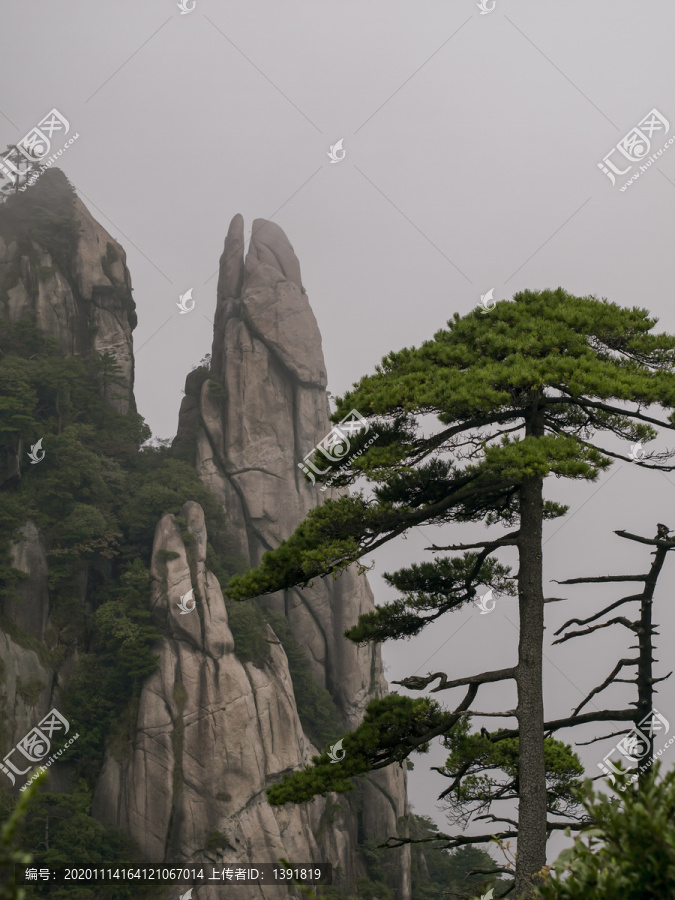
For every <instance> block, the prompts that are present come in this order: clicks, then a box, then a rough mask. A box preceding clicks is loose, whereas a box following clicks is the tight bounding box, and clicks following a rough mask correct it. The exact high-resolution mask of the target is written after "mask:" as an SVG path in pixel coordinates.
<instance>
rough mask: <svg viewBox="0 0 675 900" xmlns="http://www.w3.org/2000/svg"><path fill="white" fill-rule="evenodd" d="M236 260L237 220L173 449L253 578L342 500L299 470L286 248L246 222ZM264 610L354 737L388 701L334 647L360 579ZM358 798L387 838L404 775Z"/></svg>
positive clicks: (308, 416) (298, 330)
mask: <svg viewBox="0 0 675 900" xmlns="http://www.w3.org/2000/svg"><path fill="white" fill-rule="evenodd" d="M243 249H244V223H243V219H242V217H241V216H239V215H237V216H235V217H234V219H233V220H232V222H231V224H230V227H229V230H228V233H227V238H226V240H225V248H224V251H223V255H222V256H221V260H220V278H219V282H218V294H217V304H216V314H215V328H214V339H213V348H212V354H211V369H210V373H209V376H210V377H209V378H207V379H204V378H203V377H202V378H198V379H197V378H193V379H190V378H188V380H187V382H186V396H185V398H184V400H183V405H182V407H181V412H180V416H179V428H178V436H177V438H176V442H175V446H176V448H177V449H179V450H181V451H182V452H183V453H184V454H185V455H186V456H190V457H191V459H192V461H193V463H194V465H195V467H196V469H197V472H198V474H199V475H200V477H201V478H202V480H203V481H204V482H205V483H206V484H207V485H208V486H209V487H210V488H211V490H212V492H213V493H214V494H215V495H216V497H218V498H219V499H220V501H221V503H222V504H223V507H224V509H225V512H226V514H227V520H228V528H229V543H230V546H232V547H234V548H236V552H237V553H238V554H239V555H240V557H241V559H242V562H243V563H244V564H245V565H246V566H253V565H256V564H257V563H258V562H259V561H260V558H261V556H262V554H263V552H264V551H265V550H268V549H271V548H273V547H276V546H278V545H279V543H280V542H281V541H282V540H284V539H285V538H287V537H289V536H290V535H291V534H292V532H293V531H294V530H295V528H296V527H297V525H298V524H299V523H300V522H301V521H302V520H303V519H304V517H305V516H306V515H307V513H308V512H309V510H310V509H312V508H313V507H315V506H317V505H318V504H319V503H321V502H323V499H324V498H325V497H337V496H340V494H342V493H344V489H328V490H327V491H326V492H325V493H321V492H320V491H319V489H318V488H317V487H315V486H313V485H311V484H310V483H309V482H308V481H307V480H306V479H305V477H304V475H303V474H302V472H301V470H300V469H299V468H298V463H299V462H301V460H302V458H303V457H304V456H305V455H306V454H307V453H308V452H309V451H310V450H311V449H312V447H314V446H315V445H316V444H317V442H318V441H319V440H321V439H322V438H323V437H325V435H326V434H327V433H328V431H329V430H330V427H331V426H330V422H329V406H328V399H327V395H326V384H327V379H326V367H325V363H324V358H323V352H322V348H321V335H320V332H319V328H318V325H317V322H316V319H315V317H314V314H313V312H312V309H311V307H310V304H309V299H308V297H307V293H306V292H305V290H304V288H303V286H302V280H301V274H300V264H299V262H298V259H297V257H296V255H295V252H294V251H293V247H292V246H291V244H290V242H289V241H288V238H287V237H286V235H285V234H284V232H283V231H282V229H281V228H279V226H278V225H276V224H274V223H272V222H268V221H265V220H264V219H256V220H255V221H254V223H253V229H252V236H251V242H250V246H249V250H248V253H247V254H246V258H245V260H244V256H243ZM266 602H268V603H269V604H270V605H272V606H273V607H274V608H275V609H276V610H277V611H279V612H282V613H284V614H285V616H286V617H287V619H288V621H289V624H290V627H291V630H292V632H293V636H294V637H295V639H296V641H297V642H298V644H299V645H300V646H301V647H302V649H303V650H304V652H305V654H306V656H307V658H308V660H309V661H310V664H311V666H312V669H313V672H314V675H315V677H316V678H317V680H318V681H319V682H320V683H321V684H322V685H324V686H325V687H326V688H327V689H328V690H329V692H330V693H331V695H332V696H333V699H334V701H335V703H336V704H337V706H338V708H339V709H340V710H341V712H342V715H343V718H344V723H345V728H346V729H350V730H351V729H353V728H355V727H356V726H357V725H358V724H359V722H360V721H361V719H362V716H363V712H364V710H365V707H366V706H367V704H368V702H369V701H370V700H371V699H373V698H375V697H380V696H383V695H384V694H386V692H387V685H386V681H385V679H384V675H383V670H382V662H381V657H380V650H379V647H377V646H374V645H367V646H362V647H357V646H356V645H354V644H353V643H351V642H350V641H348V640H347V639H346V638H345V637H344V631H345V630H346V629H347V628H349V627H350V626H352V625H354V624H355V623H356V621H357V619H358V617H359V615H361V614H362V613H365V612H368V611H370V610H372V609H374V603H373V595H372V592H371V590H370V587H369V585H368V581H367V579H366V577H365V576H364V575H358V574H357V572H356V570H355V567H351V568H350V569H348V570H347V571H346V572H344V573H343V574H342V575H341V576H340V578H338V579H337V580H333V579H317V581H316V582H315V584H314V586H312V587H309V588H303V589H299V588H293V589H290V590H287V591H280V592H278V593H277V594H275V595H272V597H271V598H267V601H266ZM364 791H365V794H366V797H365V800H366V802H364V803H363V812H362V813H360V815H361V817H362V821H361V825H360V830H361V833H362V834H365V836H366V837H367V838H381V837H384V836H386V835H389V834H395V833H396V826H397V820H398V818H399V817H401V816H404V815H405V814H406V813H407V801H406V785H405V774H404V772H403V771H402V770H401V769H400V768H398V767H390V768H389V769H387V770H383V771H380V772H376V773H373V774H372V776H371V777H370V778H369V779H364ZM355 837H356V835H353V836H352V838H353V839H355ZM392 862H394V858H393V857H392ZM395 865H396V869H397V884H396V887H397V891H398V893H399V896H400V897H402V898H404V897H407V896H408V895H409V890H410V881H409V877H410V876H409V854H408V851H407V849H403V850H402V851H401V853H400V856H398V858H397V859H396V860H395Z"/></svg>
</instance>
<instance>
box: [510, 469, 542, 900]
mask: <svg viewBox="0 0 675 900" xmlns="http://www.w3.org/2000/svg"><path fill="white" fill-rule="evenodd" d="M542 524H543V481H542V479H541V478H528V479H525V480H524V481H523V484H522V486H521V489H520V537H519V539H518V548H519V557H520V568H519V572H518V598H519V610H520V641H519V645H518V667H517V677H516V681H517V685H518V710H517V716H518V727H519V734H520V740H519V746H520V754H519V761H518V778H519V784H520V795H519V810H518V856H517V862H516V884H515V891H514V894H515V896H516V897H519V898H520V897H521V896H523V897H528V896H530V888H531V886H532V885H533V884H534V883H535V882H534V880H533V879H532V875H533V873H536V872H539V871H540V870H541V869H542V867H543V866H544V865H545V864H546V766H545V764H544V698H543V685H542V648H543V642H544V592H543V588H542V578H543V570H542V556H543V553H542Z"/></svg>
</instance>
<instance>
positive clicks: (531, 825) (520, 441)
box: [228, 289, 675, 895]
mask: <svg viewBox="0 0 675 900" xmlns="http://www.w3.org/2000/svg"><path fill="white" fill-rule="evenodd" d="M448 324H449V328H448V330H442V331H439V332H438V333H437V334H436V335H435V337H434V339H433V340H432V341H428V342H427V343H425V344H423V345H422V347H420V348H419V349H405V350H401V351H399V352H396V353H392V354H390V355H389V356H388V357H386V358H385V360H384V361H383V364H382V366H381V367H378V369H377V372H376V374H374V375H370V376H366V377H364V378H362V379H361V381H360V382H359V383H358V384H357V385H355V388H354V390H353V391H351V392H349V393H348V394H347V395H346V396H345V397H344V398H342V399H341V400H340V401H339V403H338V409H337V411H336V413H335V414H334V416H333V420H334V421H336V422H337V421H339V420H340V419H342V418H343V417H344V416H345V415H346V414H348V412H349V411H350V410H351V409H352V408H355V409H357V410H359V411H360V412H361V413H362V414H365V415H371V416H376V417H377V419H378V424H377V431H378V432H379V434H380V437H379V439H378V440H377V441H376V442H375V443H374V444H372V445H371V446H370V447H369V448H368V449H367V450H366V451H365V452H363V453H362V454H361V455H360V456H359V457H358V458H356V453H358V451H359V448H360V447H361V449H362V448H363V446H364V444H365V441H366V440H367V438H368V435H367V434H365V435H361V436H360V438H359V439H357V440H356V441H355V442H354V446H353V448H352V450H353V451H354V452H353V453H352V455H351V462H350V464H349V466H343V467H342V468H341V469H340V474H339V475H338V477H337V478H335V476H333V478H334V481H333V483H337V484H345V485H346V484H349V483H351V482H353V481H354V480H355V479H356V478H357V477H359V476H361V475H365V476H366V477H367V478H368V479H369V481H370V482H371V483H372V485H373V488H374V490H373V497H372V498H367V497H365V496H364V495H363V494H357V495H355V496H352V497H346V496H345V497H341V498H339V499H338V500H336V501H330V500H329V501H327V502H326V503H325V504H324V505H323V506H319V507H316V508H315V509H314V510H312V511H311V512H310V514H309V515H308V517H307V518H306V519H305V521H304V522H303V523H301V525H300V526H299V527H298V529H297V530H296V531H295V533H294V534H293V535H292V536H291V537H290V538H289V539H288V540H287V541H284V542H283V543H282V544H281V545H280V547H279V548H277V549H276V550H274V551H272V552H270V553H268V554H266V555H265V556H264V557H263V560H262V563H261V565H260V567H259V568H258V569H256V570H254V571H252V572H249V573H247V574H246V575H243V576H240V577H239V578H236V579H234V580H233V582H231V583H230V585H229V587H228V592H229V594H230V596H232V597H234V598H236V599H244V598H246V597H252V596H256V595H259V594H265V593H269V592H273V591H276V590H279V589H281V588H290V587H292V586H294V585H296V584H306V583H308V582H309V581H310V580H311V579H312V578H313V577H316V576H321V575H325V574H327V573H330V572H333V573H336V572H339V571H340V570H341V569H343V568H345V567H346V566H348V565H349V564H350V563H352V562H354V561H355V560H357V559H359V558H360V557H362V556H363V555H364V554H366V553H368V552H369V551H371V550H373V549H375V548H377V547H379V546H381V545H382V544H384V543H385V542H387V541H389V540H391V539H392V538H394V537H396V536H398V535H401V534H404V533H405V532H406V531H407V530H408V529H410V528H413V527H415V526H417V525H421V524H424V523H426V524H428V525H431V524H436V525H442V524H447V523H451V522H483V523H485V524H486V525H494V524H502V525H506V526H508V527H511V528H512V527H513V526H516V527H515V529H514V530H511V531H509V532H508V533H507V534H505V535H503V536H501V537H496V538H495V539H494V540H485V541H482V542H479V543H476V544H469V545H466V544H465V545H460V546H453V547H452V548H447V547H435V548H434V549H435V550H447V549H453V550H457V549H461V550H463V551H464V553H463V555H462V556H461V557H454V558H441V559H436V560H435V561H434V562H433V563H426V564H424V566H419V567H417V568H413V569H412V570H407V573H408V574H407V575H404V576H403V577H402V578H401V579H399V580H400V583H399V584H397V585H396V586H397V587H399V588H400V589H402V590H403V591H404V592H405V595H404V596H403V597H402V598H401V599H397V600H394V601H392V602H391V603H387V604H384V605H383V606H381V607H379V608H378V609H377V610H375V611H374V612H371V613H367V614H365V615H363V616H361V617H360V619H359V622H358V624H357V625H356V626H355V627H353V628H352V629H350V630H349V631H348V632H346V635H347V637H348V638H349V639H350V640H352V641H354V642H356V643H364V642H368V641H384V640H387V639H391V638H401V637H406V636H412V635H415V634H418V633H419V632H420V631H421V630H422V629H423V628H424V627H425V626H426V625H427V624H429V622H433V621H434V620H435V619H437V618H438V617H439V616H441V615H443V614H444V613H445V612H447V611H449V610H451V609H455V608H458V607H459V606H461V605H463V604H464V603H467V602H469V601H470V600H471V599H472V598H473V597H474V596H475V594H476V590H477V587H478V586H479V585H481V584H483V585H486V586H488V587H492V588H494V589H499V586H500V581H503V580H504V577H505V575H506V573H505V572H503V571H500V570H499V568H497V565H498V564H497V563H496V561H495V560H494V559H492V558H490V554H491V553H492V552H493V551H495V550H497V549H500V548H503V547H515V548H516V550H517V553H518V563H519V567H518V576H517V590H518V599H519V614H520V637H519V646H518V660H517V664H516V665H515V666H513V667H511V668H508V669H503V670H498V671H494V672H486V673H482V674H480V675H472V676H468V677H463V678H456V679H454V680H452V679H448V678H447V676H444V677H445V682H444V684H443V689H449V688H454V687H460V686H464V687H466V688H467V693H466V696H465V697H464V700H463V701H462V702H461V703H460V704H459V705H458V706H457V707H456V709H455V710H454V711H452V712H448V711H444V710H442V709H441V708H440V707H439V706H438V704H437V703H435V701H432V700H430V699H426V698H425V699H422V700H417V701H414V700H412V699H410V698H406V697H397V696H395V695H394V696H390V697H388V698H384V699H381V700H376V701H373V702H372V703H371V704H370V705H369V708H368V710H367V713H366V716H365V718H364V723H363V724H362V726H360V727H359V729H357V731H356V732H354V733H353V734H352V735H348V736H347V737H346V738H345V742H344V747H345V749H346V750H347V751H348V753H347V757H346V758H345V760H344V761H343V762H342V764H341V765H339V766H332V765H330V764H328V757H327V756H326V755H324V756H322V757H321V762H320V763H319V765H318V766H317V767H315V768H313V769H310V770H308V771H306V772H301V773H296V774H295V775H292V776H290V777H289V778H287V779H286V780H285V781H284V782H282V784H281V785H279V786H278V788H277V789H273V790H272V791H271V793H270V799H271V800H272V802H286V801H287V800H290V799H293V800H296V801H297V802H300V801H302V800H306V799H308V798H309V797H311V796H314V795H315V794H317V793H322V792H325V791H327V790H346V789H348V788H349V776H351V775H355V774H362V773H364V772H367V771H369V770H370V769H373V768H380V767H383V766H385V765H389V764H391V762H393V761H395V760H401V759H403V758H405V757H406V756H407V755H408V754H409V753H410V752H412V751H413V750H415V749H420V748H421V747H424V746H425V745H426V744H427V743H428V741H429V740H431V739H432V738H433V737H435V736H438V735H443V734H448V733H449V732H450V730H451V728H452V727H453V726H454V725H455V724H456V723H457V722H458V721H459V720H460V719H461V718H462V717H464V716H466V715H467V714H470V712H471V710H470V708H471V704H472V703H473V701H474V699H475V697H476V694H477V692H478V689H479V687H480V686H481V685H484V684H487V683H490V682H497V681H503V680H508V679H514V680H515V682H516V685H517V690H518V706H517V710H516V711H515V715H516V718H517V721H518V736H519V747H518V782H519V783H518V795H519V800H520V802H519V815H518V864H517V871H516V886H515V893H516V895H519V894H522V893H524V892H525V891H529V890H530V889H531V884H532V876H533V875H534V874H535V873H538V872H540V871H541V870H542V868H543V866H544V864H545V862H546V807H547V797H546V764H545V756H544V710H543V697H542V644H543V630H544V594H543V587H542V555H543V554H542V527H543V522H544V520H545V519H547V518H554V517H557V516H560V515H563V514H564V513H565V512H566V507H562V506H560V505H558V504H555V503H551V502H550V501H545V500H544V497H543V484H544V480H545V478H546V477H547V476H548V475H556V476H559V477H564V478H573V479H584V480H587V481H594V480H595V479H596V478H597V477H598V475H599V473H600V472H602V471H603V470H605V469H607V468H608V467H609V466H610V465H611V458H612V457H613V458H618V459H624V460H627V459H628V457H627V456H625V455H622V454H621V453H619V452H617V451H615V450H610V449H608V448H606V447H604V446H601V445H599V444H598V443H597V436H598V435H602V434H603V433H608V434H609V435H610V436H614V437H616V438H619V439H622V440H625V441H633V442H645V441H649V440H651V439H653V438H654V437H655V436H656V434H657V432H656V430H655V428H654V426H661V427H665V428H675V414H671V415H669V416H668V417H666V418H663V419H660V418H655V417H654V416H652V415H651V414H649V413H648V411H647V408H648V407H650V406H651V405H658V406H660V407H661V408H663V409H666V410H672V409H673V408H674V407H675V337H672V336H670V335H666V334H653V333H651V332H652V329H653V328H654V325H655V324H656V321H655V320H654V319H652V318H650V316H649V314H648V312H647V311H646V310H643V309H638V308H633V309H622V308H621V307H619V306H617V305H616V304H612V303H608V302H607V301H605V300H602V301H601V300H598V299H596V298H593V297H574V296H571V295H570V294H567V293H566V292H565V291H563V290H562V289H558V290H556V291H542V292H531V291H524V292H522V293H520V294H517V295H516V296H515V297H514V300H513V302H511V303H499V304H498V305H497V307H496V308H495V309H494V310H493V311H491V312H490V313H489V315H485V314H484V313H483V311H477V310H476V311H474V312H471V313H469V314H468V315H466V316H463V317H459V316H458V315H455V317H454V319H453V320H451V321H450V322H449V323H448ZM419 416H425V417H429V416H435V417H436V419H437V421H438V423H439V427H438V428H437V429H436V430H435V431H433V433H431V434H430V435H429V436H426V435H425V434H423V433H422V431H421V429H420V427H419V425H418V421H417V417H419ZM426 424H427V423H426V421H425V426H426ZM668 458H669V454H667V453H662V454H658V455H655V454H652V455H651V456H650V457H648V458H645V459H644V460H643V461H642V462H641V463H640V465H643V466H648V467H651V468H669V467H668V466H667V465H666V460H667V459H668ZM323 462H324V466H325V460H324V461H323ZM325 477H326V478H327V477H330V475H326V476H325ZM395 577H396V576H393V578H394V579H395ZM406 578H407V581H406ZM437 677H439V675H438V674H437V675H436V676H433V678H437ZM430 680H431V679H418V680H417V681H418V682H419V684H417V685H415V684H413V683H412V679H407V680H406V681H405V682H404V683H405V684H406V686H407V687H413V688H414V687H417V688H418V689H421V688H422V687H425V686H427V685H428V684H429V681H430ZM509 714H510V715H512V713H509ZM335 769H338V770H341V771H340V772H335V771H334V770H335Z"/></svg>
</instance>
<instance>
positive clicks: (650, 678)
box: [553, 524, 675, 783]
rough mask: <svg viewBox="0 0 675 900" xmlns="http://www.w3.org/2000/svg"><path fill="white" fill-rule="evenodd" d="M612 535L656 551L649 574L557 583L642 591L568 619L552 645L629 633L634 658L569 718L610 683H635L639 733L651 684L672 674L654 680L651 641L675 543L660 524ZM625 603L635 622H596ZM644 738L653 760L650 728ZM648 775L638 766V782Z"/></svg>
mask: <svg viewBox="0 0 675 900" xmlns="http://www.w3.org/2000/svg"><path fill="white" fill-rule="evenodd" d="M615 534H617V535H619V537H622V538H625V539H626V540H629V541H637V542H638V543H640V544H647V545H649V546H653V547H654V548H655V550H654V552H653V554H652V555H653V557H654V560H653V562H652V564H651V566H650V567H649V571H648V572H646V573H645V574H644V575H602V576H598V577H595V578H569V579H567V580H566V581H560V582H557V583H558V584H602V583H612V582H613V583H617V582H630V581H636V582H642V584H643V589H642V591H641V592H640V593H639V594H629V595H628V596H626V597H622V598H621V599H620V600H616V601H615V602H614V603H610V604H609V606H606V607H605V608H604V609H602V610H600V612H598V613H595V614H594V615H592V616H588V617H587V618H585V619H576V618H575V619H570V620H569V621H567V622H565V624H564V625H562V626H561V627H560V628H559V629H558V630H557V631H556V634H561V633H562V632H566V633H565V634H564V635H563V636H562V637H560V638H558V640H557V641H554V642H553V643H554V644H562V643H564V642H565V641H569V640H571V639H572V638H577V637H584V636H586V635H588V634H592V633H593V632H595V631H598V630H599V629H601V628H609V627H610V626H612V625H623V626H624V628H627V629H628V630H629V631H632V632H633V634H634V635H635V636H636V638H637V645H634V646H632V647H630V648H629V649H630V650H637V655H636V656H633V657H629V658H624V659H620V660H619V662H618V663H617V664H616V666H615V667H614V668H613V669H612V671H611V672H610V674H609V675H608V676H607V678H606V679H605V680H604V681H603V682H602V684H599V685H598V686H597V687H595V688H593V690H592V691H591V692H590V694H588V696H587V697H586V698H585V699H584V700H583V701H582V702H581V703H580V704H579V706H577V708H576V709H575V710H574V712H573V713H572V717H571V719H572V724H574V722H573V720H574V719H575V718H576V717H577V716H578V715H579V713H580V712H581V710H582V709H583V708H584V706H586V704H587V703H589V702H590V701H591V699H592V698H593V697H595V696H596V695H598V694H600V693H601V692H602V691H604V690H605V688H607V687H609V685H610V684H617V683H622V684H635V685H636V687H637V700H636V701H635V702H631V704H630V705H631V706H634V707H635V708H634V709H633V710H631V711H630V712H631V717H630V721H632V723H633V725H634V727H635V728H636V729H637V730H638V731H642V730H641V729H640V727H639V726H640V723H642V722H643V721H644V720H645V719H646V718H647V717H648V716H649V715H650V714H651V712H652V710H653V709H654V685H655V684H658V682H660V681H665V680H666V678H669V677H670V676H671V675H672V672H669V673H668V674H667V675H664V676H663V677H662V678H655V677H654V674H653V673H654V663H655V662H658V660H655V659H654V641H653V639H654V636H656V635H658V632H657V631H656V628H655V626H654V624H653V612H652V610H653V600H654V590H655V588H656V582H657V580H658V578H659V575H660V574H661V570H662V569H663V564H664V562H665V559H666V555H667V554H668V553H669V551H671V550H675V540H673V539H670V538H669V537H668V535H669V534H670V529H669V528H668V527H667V526H666V525H661V524H659V525H658V526H657V533H656V537H654V538H645V537H641V536H640V535H637V534H631V533H630V532H628V531H616V532H615ZM627 603H639V604H640V608H639V615H638V617H637V618H636V619H634V620H631V619H628V618H627V617H626V616H613V617H612V618H610V619H607V620H606V621H604V622H598V620H599V619H601V618H602V617H603V616H605V615H607V614H608V613H611V612H614V610H616V609H618V608H619V607H620V606H623V605H624V604H627ZM593 622H597V624H591V623H593ZM572 625H578V626H580V628H581V630H575V631H566V630H567V629H568V628H570V626H572ZM584 626H588V627H584ZM633 667H634V668H635V677H633V678H620V677H619V675H620V674H621V673H623V672H624V670H625V669H630V668H633ZM620 734H623V732H622V731H616V732H612V733H611V734H606V735H602V736H601V737H597V738H593V740H591V741H587V742H586V743H587V744H591V743H594V742H595V741H601V740H605V739H606V738H609V737H616V736H617V735H620ZM645 737H646V738H647V741H648V748H647V752H646V753H645V754H644V755H645V756H648V757H649V759H650V760H652V761H653V759H654V734H653V731H652V730H651V729H650V730H649V732H647V733H645ZM647 775H648V767H643V766H641V767H640V770H639V775H638V777H639V781H640V783H643V782H644V780H645V779H646V778H647ZM598 777H602V776H598Z"/></svg>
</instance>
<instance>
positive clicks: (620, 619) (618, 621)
mask: <svg viewBox="0 0 675 900" xmlns="http://www.w3.org/2000/svg"><path fill="white" fill-rule="evenodd" d="M610 625H625V627H626V628H629V629H630V630H631V631H632V632H637V630H638V628H639V627H640V626H639V624H637V623H636V622H631V621H630V620H629V619H627V618H626V617H625V616H615V617H614V618H613V619H610V620H609V621H608V622H601V623H600V624H599V625H592V626H591V627H590V628H584V630H583V631H570V632H569V634H566V635H565V636H564V637H561V638H558V640H557V641H553V645H555V644H564V643H565V641H570V640H571V639H572V638H575V637H583V636H584V635H586V634H592V633H593V632H594V631H599V630H600V629H601V628H609V626H610Z"/></svg>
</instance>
